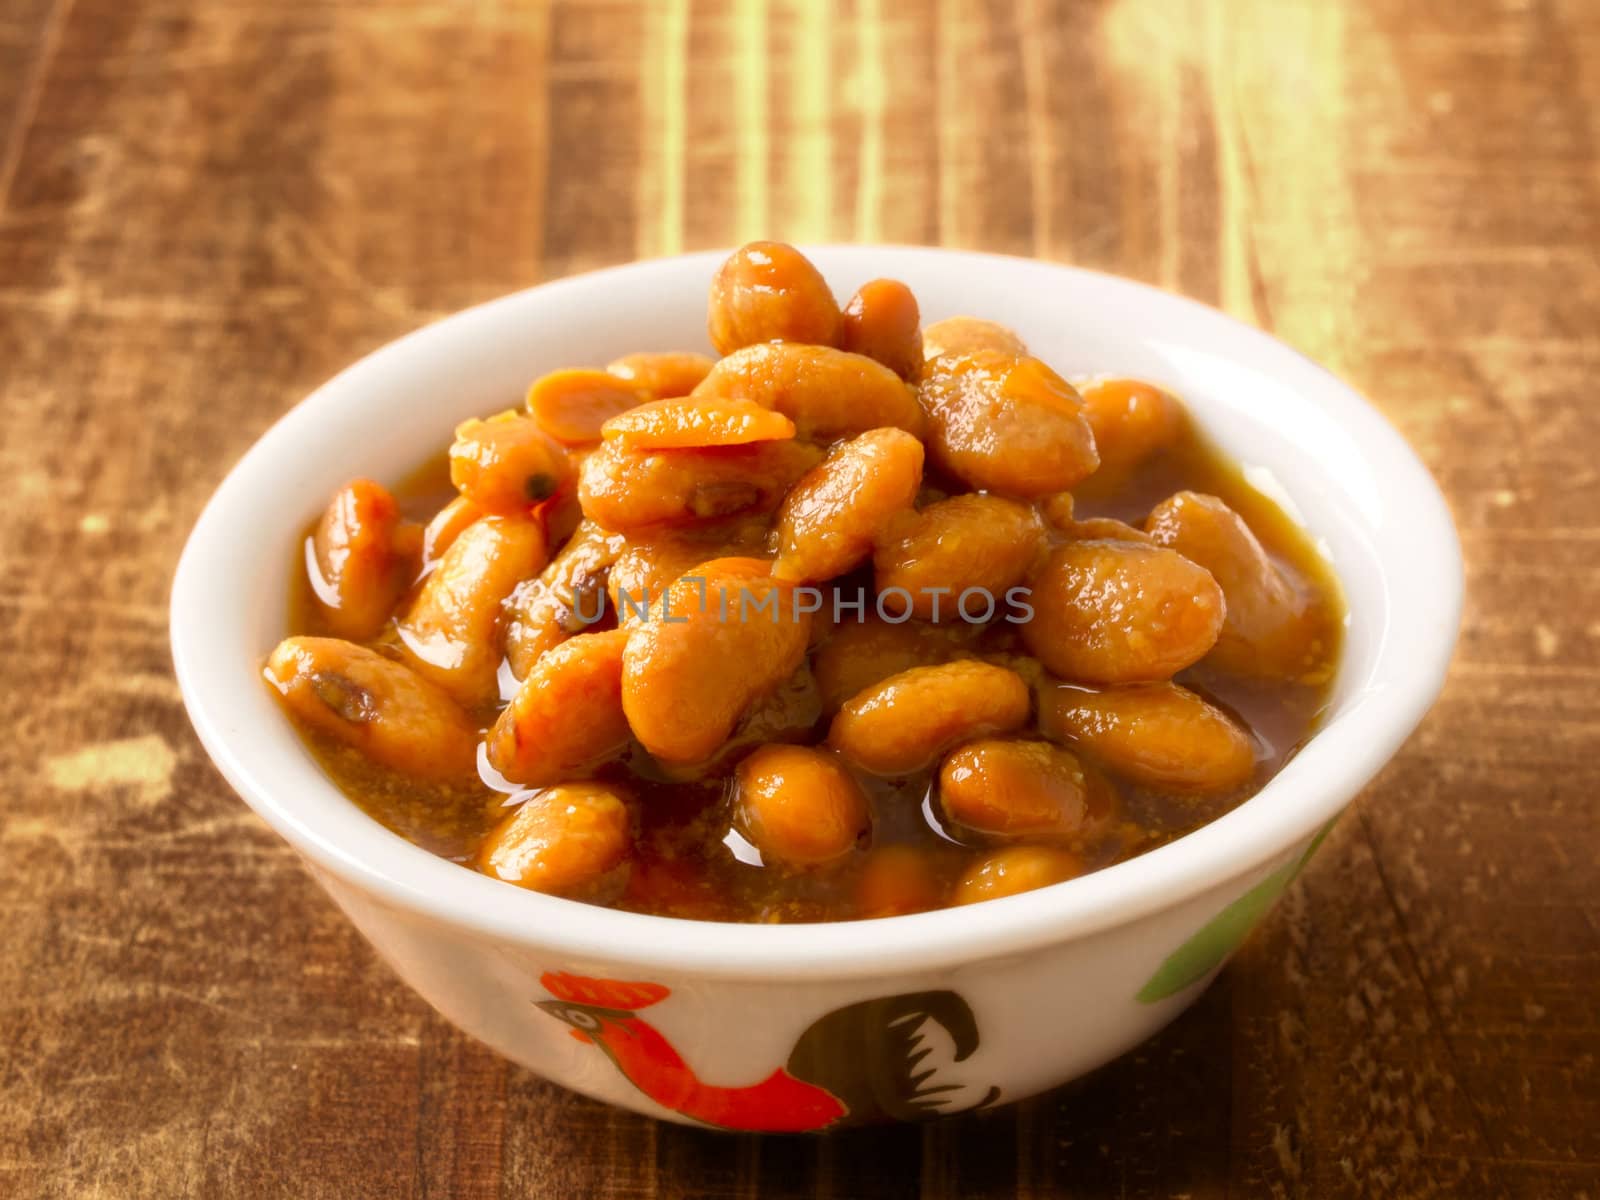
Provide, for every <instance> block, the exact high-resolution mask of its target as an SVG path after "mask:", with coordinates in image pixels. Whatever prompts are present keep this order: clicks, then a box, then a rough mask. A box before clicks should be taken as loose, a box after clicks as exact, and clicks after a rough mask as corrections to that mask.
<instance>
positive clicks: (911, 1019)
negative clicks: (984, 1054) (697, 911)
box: [535, 972, 1000, 1133]
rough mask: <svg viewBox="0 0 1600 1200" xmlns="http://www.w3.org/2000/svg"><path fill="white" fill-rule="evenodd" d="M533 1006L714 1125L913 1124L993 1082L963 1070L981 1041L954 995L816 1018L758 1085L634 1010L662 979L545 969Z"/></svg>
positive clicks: (788, 1128) (868, 1004)
mask: <svg viewBox="0 0 1600 1200" xmlns="http://www.w3.org/2000/svg"><path fill="white" fill-rule="evenodd" d="M539 982H540V983H542V984H543V985H544V988H545V990H546V991H547V992H549V993H550V996H551V997H552V998H551V999H549V1000H539V1001H536V1002H535V1003H536V1004H537V1006H538V1007H539V1008H540V1009H542V1010H543V1011H544V1012H547V1013H549V1014H550V1015H551V1016H553V1017H555V1018H556V1019H557V1020H560V1021H564V1022H565V1023H566V1024H567V1025H569V1026H571V1027H572V1035H573V1036H574V1037H576V1038H578V1039H579V1040H580V1041H583V1042H587V1043H589V1044H591V1045H594V1046H597V1047H599V1049H600V1050H601V1051H602V1052H604V1053H605V1055H606V1056H607V1057H608V1058H610V1059H611V1061H612V1063H614V1064H615V1065H616V1068H617V1070H618V1071H620V1072H621V1073H622V1074H623V1076H624V1077H625V1078H626V1079H627V1080H628V1082H630V1083H632V1084H633V1086H634V1087H636V1088H638V1089H639V1090H640V1091H641V1092H643V1093H644V1094H645V1095H646V1096H649V1097H650V1098H651V1099H652V1100H654V1101H656V1103H658V1104H661V1105H663V1106H665V1107H666V1108H670V1109H672V1110H673V1111H674V1112H677V1113H681V1114H682V1115H683V1116H686V1117H689V1118H691V1119H693V1120H696V1121H700V1122H703V1123H704V1124H707V1125H713V1126H716V1127H718V1128H721V1129H733V1130H745V1131H755V1132H766V1133H805V1132H811V1131H819V1130H824V1129H828V1128H831V1127H835V1126H839V1125H846V1124H850V1125H856V1124H866V1123H870V1122H874V1121H886V1120H895V1121H916V1120H926V1119H928V1118H931V1117H939V1116H946V1115H949V1114H952V1113H957V1112H967V1111H970V1110H972V1109H975V1108H982V1107H985V1106H987V1105H990V1104H993V1103H994V1102H995V1100H996V1099H998V1097H999V1094H1000V1092H999V1089H998V1088H995V1087H991V1086H986V1085H983V1084H980V1083H975V1082H973V1081H972V1080H970V1079H968V1078H963V1077H962V1073H961V1064H963V1063H965V1062H966V1061H967V1060H968V1059H969V1058H970V1057H971V1056H972V1054H973V1052H974V1051H975V1050H977V1048H978V1040H979V1039H978V1026H977V1022H976V1020H975V1019H974V1018H973V1015H972V1009H971V1007H970V1006H969V1005H968V1004H967V1002H966V1001H965V1000H963V999H962V998H961V997H960V996H959V995H957V994H956V993H955V992H950V991H931V992H911V993H907V994H905V995H899V996H885V997H882V998H879V999H874V1000H863V1001H860V1002H858V1003H856V1004H850V1005H847V1006H845V1007H844V1008H839V1009H835V1010H834V1011H832V1012H830V1013H827V1014H825V1015H824V1016H822V1017H819V1018H818V1019H817V1020H816V1021H815V1022H813V1023H812V1024H811V1026H810V1027H809V1028H808V1029H807V1030H806V1031H805V1032H804V1033H802V1034H801V1035H800V1038H799V1040H798V1041H796V1042H795V1045H794V1049H793V1050H792V1051H790V1053H789V1057H788V1060H787V1061H786V1062H785V1063H784V1064H783V1065H782V1066H780V1067H777V1068H776V1069H774V1070H773V1071H772V1072H771V1073H770V1074H768V1075H767V1076H766V1077H765V1078H762V1079H760V1080H759V1081H758V1082H755V1083H750V1084H745V1085H741V1086H724V1085H721V1084H717V1083H713V1082H710V1081H707V1080H702V1079H701V1078H700V1077H699V1076H698V1075H697V1074H696V1073H695V1069H694V1067H693V1066H692V1065H691V1064H690V1063H688V1062H687V1061H685V1060H684V1058H683V1056H682V1055H681V1054H679V1053H678V1051H677V1050H676V1049H674V1048H673V1046H672V1043H671V1042H669V1041H668V1040H667V1038H666V1037H665V1035H663V1034H662V1033H661V1032H660V1031H659V1030H658V1029H656V1028H655V1026H653V1025H652V1024H650V1022H649V1021H647V1020H645V1019H644V1018H642V1017H641V1016H640V1015H639V1012H640V1010H641V1009H645V1008H648V1007H650V1006H651V1005H654V1004H659V1003H661V1002H662V1001H664V1000H666V999H667V997H668V996H670V995H671V991H670V989H668V988H666V987H664V986H663V985H661V984H659V983H629V982H623V981H620V980H612V979H590V978H585V977H583V976H579V975H570V974H565V973H554V972H552V973H548V974H546V975H544V976H542V977H541V978H540V980H539Z"/></svg>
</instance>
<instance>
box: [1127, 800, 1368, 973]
mask: <svg viewBox="0 0 1600 1200" xmlns="http://www.w3.org/2000/svg"><path fill="white" fill-rule="evenodd" d="M1337 820H1338V818H1337V817H1335V818H1334V821H1337ZM1332 828H1333V821H1329V822H1328V823H1327V824H1326V825H1324V826H1323V827H1322V828H1321V829H1320V830H1318V832H1317V836H1316V837H1314V838H1312V839H1311V844H1310V845H1308V846H1307V847H1306V848H1305V853H1303V854H1301V855H1300V857H1299V858H1296V859H1291V860H1290V861H1289V862H1286V863H1284V865H1283V866H1281V867H1279V868H1278V869H1277V870H1276V871H1274V872H1273V873H1272V874H1271V875H1268V876H1267V877H1266V878H1265V879H1263V880H1262V881H1261V882H1260V883H1258V884H1256V885H1255V887H1253V888H1251V889H1250V890H1249V891H1248V892H1246V893H1245V894H1244V895H1242V896H1240V897H1239V898H1238V899H1237V900H1235V901H1234V902H1233V903H1232V904H1230V905H1228V907H1227V908H1225V909H1223V910H1222V911H1221V912H1219V913H1218V914H1217V915H1216V916H1214V917H1212V918H1211V920H1210V921H1208V922H1206V924H1205V925H1204V926H1202V927H1201V929H1200V930H1199V932H1198V933H1196V934H1195V935H1194V936H1193V937H1191V938H1190V939H1189V940H1188V941H1187V942H1185V943H1184V944H1183V945H1182V946H1179V947H1178V949H1177V950H1176V951H1175V952H1173V954H1172V955H1171V956H1170V957H1168V959H1167V961H1166V962H1164V963H1162V964H1161V966H1159V967H1158V968H1156V973H1155V974H1154V975H1152V976H1150V982H1149V983H1147V984H1145V985H1144V987H1142V988H1140V989H1139V995H1138V999H1139V1001H1140V1003H1143V1004H1154V1003H1155V1002H1156V1001H1157V1000H1165V999H1166V998H1167V997H1168V996H1176V995H1177V994H1178V993H1179V992H1181V991H1183V989H1184V988H1186V987H1189V986H1191V985H1193V984H1196V983H1199V982H1200V981H1201V980H1202V979H1204V978H1205V977H1206V976H1207V975H1209V974H1211V972H1212V971H1214V970H1216V969H1217V968H1218V967H1219V966H1221V965H1222V963H1223V962H1224V961H1225V960H1226V959H1227V957H1228V956H1229V955H1230V954H1232V953H1233V952H1234V951H1235V950H1237V949H1238V948H1239V944H1240V943H1241V942H1243V941H1244V939H1245V937H1246V936H1247V935H1248V934H1249V932H1250V931H1251V930H1252V929H1254V928H1255V925H1256V922H1257V921H1259V920H1260V919H1261V918H1262V917H1263V916H1264V915H1266V912H1267V910H1268V909H1269V908H1271V907H1272V904H1273V901H1275V900H1277V898H1278V897H1279V896H1281V895H1283V891H1284V889H1285V888H1287V887H1288V886H1289V885H1290V884H1291V883H1293V882H1294V877H1295V876H1296V875H1298V874H1300V872H1301V870H1302V869H1303V868H1304V867H1305V865H1306V863H1308V862H1310V861H1311V856H1312V855H1313V854H1315V853H1316V852H1317V847H1318V846H1320V845H1322V840H1323V839H1324V838H1326V837H1327V836H1328V831H1329V830H1330V829H1332Z"/></svg>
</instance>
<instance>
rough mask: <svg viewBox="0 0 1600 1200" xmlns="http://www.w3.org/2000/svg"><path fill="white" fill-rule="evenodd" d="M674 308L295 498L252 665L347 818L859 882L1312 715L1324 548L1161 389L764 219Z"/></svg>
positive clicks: (1095, 812)
mask: <svg viewBox="0 0 1600 1200" xmlns="http://www.w3.org/2000/svg"><path fill="white" fill-rule="evenodd" d="M708 324H709V333H710V341H711V344H712V345H713V346H714V347H715V349H716V351H717V353H718V355H719V356H720V357H718V358H716V359H712V358H710V357H706V356H704V355H701V354H697V353H691V352H671V353H644V354H635V355H630V356H628V357H625V358H622V359H619V360H617V361H616V362H613V363H611V364H610V365H609V366H607V367H605V368H604V369H588V368H576V369H567V370H560V371H555V372H553V373H551V374H548V375H545V376H543V377H542V378H540V379H538V380H536V381H535V382H534V383H533V385H532V387H531V388H530V390H529V393H528V396H527V400H526V404H525V406H523V407H522V408H521V409H518V410H511V411H506V412H502V413H498V414H494V415H491V416H487V417H485V418H484V419H481V420H476V419H475V420H469V421H467V422H465V423H463V424H462V425H460V426H459V427H458V428H457V430H456V434H455V440H454V442H453V443H452V444H451V445H450V447H449V454H448V464H447V468H448V481H446V480H444V479H443V477H442V476H443V469H442V468H436V469H432V470H429V469H424V470H423V471H422V472H421V473H420V474H419V476H418V477H417V479H415V480H413V481H411V482H410V483H409V484H407V485H402V486H400V487H397V488H396V489H395V490H394V491H390V490H389V489H388V488H385V487H384V486H382V485H380V484H378V483H375V482H372V481H370V480H364V479H358V480H356V481H354V482H352V483H350V484H348V485H347V486H346V487H345V488H344V489H342V490H341V491H340V492H339V493H338V494H337V495H336V496H335V497H334V498H333V500H332V502H331V503H330V504H329V506H328V508H327V510H326V512H325V513H324V514H323V516H322V518H321V519H320V521H319V522H318V523H317V524H316V526H315V528H314V529H312V530H311V531H310V532H309V533H308V536H307V538H306V543H305V546H304V548H303V553H304V572H303V579H302V581H301V583H300V584H299V585H298V592H297V598H296V601H295V603H294V605H293V617H292V627H293V628H294V629H296V631H297V632H296V634H295V636H291V637H289V638H287V639H285V640H284V641H283V642H282V643H281V644H280V645H279V646H278V647H277V648H276V649H275V650H274V651H273V652H272V654H271V656H270V658H269V659H268V660H267V663H266V667H265V677H266V680H267V682H268V683H269V684H270V685H271V687H272V688H273V690H274V692H275V694H276V695H277V696H278V697H279V698H280V699H281V701H282V704H283V706H284V708H285V709H286V711H287V712H288V714H289V715H290V717H291V718H292V719H293V721H294V722H295V723H296V725H297V727H298V728H299V729H300V730H301V731H302V732H303V733H304V735H305V737H306V740H307V742H308V745H310V747H311V748H312V749H313V751H314V752H315V753H316V754H317V756H318V758H319V759H320V761H322V762H323V764H324V765H325V766H326V768H327V769H328V770H329V772H330V773H331V774H332V776H333V777H334V779H335V780H336V781H337V782H338V783H339V784H340V785H341V786H342V787H343V788H344V790H345V791H346V792H347V793H348V794H350V795H351V796H352V797H353V798H355V799H356V800H357V801H358V802H359V803H360V804H362V806H363V807H364V808H365V809H366V810H367V811H369V812H371V813H372V814H373V815H374V816H376V817H378V818H379V819H380V820H382V821H384V823H385V824H388V825H389V826H390V827H391V828H393V829H396V830H397V831H399V832H401V833H402V834H404V835H405V836H408V837H410V838H412V839H413V840H414V841H417V842H418V843H419V844H422V845H424V846H427V847H428V848H430V849H433V850H436V851H438V852H439V853H442V854H445V855H447V856H449V857H452V858H455V859H458V860H459V861H462V862H463V863H465V864H468V865H470V866H471V867H472V868H474V869H476V870H479V871H482V872H484V873H486V874H489V875H491V876H494V877H495V878H498V879H502V880H505V881H506V882H509V883H513V884H516V885H519V886H521V887H525V888H531V889H535V890H538V891H543V892H549V893H554V894H558V895H563V896H568V897H572V898H575V899H582V900H587V901H591V902H594V903H601V904H610V905H615V906H619V907H625V908H630V909H635V910H639V911H646V912H656V913H663V914H667V915H680V916H692V917H703V918H710V919H728V920H767V921H775V920H818V919H843V918H850V917H863V916H882V915H891V914H895V913H904V912H913V911H918V910H922V909H928V908H935V907H939V906H941V905H945V904H953V903H967V902H971V901H976V900H983V899H988V898H991V897H997V896H1005V895H1010V894H1013V893H1016V892H1020V891H1024V890H1027V889H1030V888H1035V887H1040V886H1043V885H1046V884H1050V883H1056V882H1060V881H1062V880H1065V879H1068V878H1071V877H1073V876H1075V875H1078V874H1081V873H1083V872H1084V871H1087V870H1092V869H1095V868H1097V867H1101V866H1104V865H1107V864H1108V863H1111V862H1115V861H1118V860H1120V859H1123V858H1126V857H1129V856H1131V855H1133V854H1137V853H1139V852H1140V851H1142V850H1144V849H1147V848H1149V847H1150V846H1153V845H1157V844H1160V843H1161V842H1163V841H1166V840H1170V838H1172V837H1174V836H1178V835H1181V834H1182V833H1183V832H1186V831H1187V830H1189V829H1192V828H1194V827H1195V826H1197V825H1199V824H1202V823H1204V822H1205V821H1206V820H1209V819H1212V818H1214V817H1215V816H1216V815H1217V814H1219V813H1220V812H1222V811H1226V809H1227V808H1229V807H1232V806H1233V805H1235V804H1237V803H1239V802H1240V801H1241V800H1242V799H1243V798H1245V797H1246V796H1248V795H1250V794H1251V793H1253V792H1254V791H1256V790H1258V789H1259V788H1260V786H1261V785H1262V784H1263V783H1264V782H1265V781H1266V780H1267V779H1268V778H1269V777H1270V776H1271V774H1272V773H1273V772H1274V771H1275V770H1276V769H1277V768H1278V767H1279V766H1280V765H1281V763H1282V762H1283V760H1284V759H1285V758H1286V757H1287V756H1288V755H1289V754H1290V753H1292V752H1293V750H1294V748H1295V746H1297V745H1298V744H1299V743H1300V742H1301V741H1302V740H1303V739H1304V738H1305V737H1306V736H1308V735H1309V733H1310V731H1311V730H1312V728H1313V727H1314V725H1315V721H1316V718H1317V714H1318V712H1319V711H1320V707H1321V705H1322V703H1323V701H1324V699H1325V694H1326V689H1327V685H1328V682H1329V680H1330V679H1331V677H1332V672H1333V666H1334V662H1335V658H1336V655H1337V649H1338V630H1339V624H1340V616H1341V614H1340V608H1339V601H1338V594H1337V588H1336V586H1335V585H1334V583H1333V581H1332V580H1331V579H1330V578H1329V577H1328V576H1327V575H1326V572H1325V569H1324V568H1323V567H1322V565H1321V563H1320V560H1319V559H1318V558H1317V556H1316V555H1315V553H1314V551H1312V550H1311V549H1310V547H1309V545H1308V543H1307V542H1306V539H1305V538H1304V536H1303V535H1302V534H1301V533H1300V531H1298V530H1297V529H1296V528H1295V527H1294V526H1292V524H1291V523H1290V522H1288V521H1287V520H1286V519H1285V518H1284V517H1283V515H1282V514H1281V513H1280V512H1279V511H1278V510H1277V509H1276V508H1275V507H1274V506H1273V505H1272V504H1271V502H1270V501H1269V500H1267V499H1266V498H1265V497H1264V496H1262V495H1261V494H1260V493H1258V492H1256V491H1254V490H1253V489H1251V488H1249V487H1248V486H1247V485H1246V484H1245V483H1244V481H1243V479H1242V478H1241V477H1240V475H1239V473H1238V472H1237V471H1236V470H1235V469H1233V468H1232V467H1231V466H1230V465H1229V464H1227V463H1225V462H1223V461H1222V460H1221V459H1220V458H1218V457H1217V456H1216V455H1215V454H1214V453H1213V452H1212V451H1211V450H1210V449H1209V448H1208V447H1207V446H1206V444H1205V443H1204V442H1203V441H1202V440H1201V439H1200V438H1199V436H1198V435H1197V433H1196V432H1195V430H1194V429H1193V427H1192V426H1191V423H1190V421H1189V420H1188V417H1187V416H1186V414H1185V412H1184V410H1183V408H1182V406H1181V404H1180V403H1179V402H1178V401H1177V400H1176V399H1175V398H1174V397H1173V396H1171V395H1170V394H1168V393H1167V392H1165V391H1163V390H1161V389H1159V388H1157V387H1153V386H1150V385H1148V384H1144V383H1140V382H1136V381H1131V380H1125V379H1107V378H1099V379H1093V380H1085V381H1079V382H1078V383H1077V384H1076V386H1075V385H1074V384H1072V383H1069V382H1068V381H1067V380H1066V379H1064V378H1062V377H1061V376H1060V375H1058V374H1057V373H1056V372H1055V371H1054V370H1052V369H1051V368H1050V367H1049V366H1047V365H1046V364H1045V363H1043V362H1042V361H1040V360H1039V359H1037V358H1035V357H1032V356H1031V355H1030V354H1029V352H1028V349H1027V347H1026V346H1025V345H1024V344H1023V342H1022V341H1021V339H1020V338H1019V337H1018V336H1017V335H1016V334H1015V333H1014V332H1012V331H1011V330H1009V329H1006V328H1004V327H1001V326H999V325H995V324H993V323H991V322H988V321H984V320H980V319H977V318H972V317H955V318H952V319H948V320H942V321H939V322H937V323H935V324H932V325H930V326H928V327H927V328H926V329H923V328H922V327H921V317H920V314H919V311H918V306H917V302H916V299H915V297H914V296H913V295H912V293H911V291H910V290H909V289H908V288H907V287H906V286H905V285H904V284H902V283H899V282H896V281H894V280H887V279H879V280H873V281H871V282H869V283H865V284H863V285H862V286H861V287H860V288H859V289H858V290H857V291H856V292H855V294H854V295H853V296H851V297H850V299H849V300H848V302H847V303H846V304H844V305H843V306H842V307H841V306H840V305H839V304H838V303H837V302H836V300H835V298H834V295H833V293H832V292H831V291H830V289H829V287H828V285H827V283H826V282H825V281H824V280H823V278H822V276H821V275H820V274H819V273H818V271H817V270H816V268H815V267H814V266H813V265H812V264H811V263H810V262H809V261H808V260H807V259H806V258H805V257H804V256H802V255H801V254H800V253H799V252H798V251H796V250H795V249H793V248H792V247H790V246H786V245H782V244H777V243H769V242H758V243H752V244H751V245H748V246H745V247H744V248H742V249H741V250H739V251H738V252H736V253H735V254H734V255H732V256H731V257H730V258H729V259H728V260H727V261H726V262H725V263H724V264H723V266H722V268H721V270H720V271H719V272H718V273H717V275H716V277H715V279H714V280H713V281H712V285H711V296H710V312H709V322H708ZM1091 508H1092V510H1093V511H1092V512H1091ZM1246 515H1248V516H1249V517H1250V519H1249V520H1247V519H1246Z"/></svg>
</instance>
